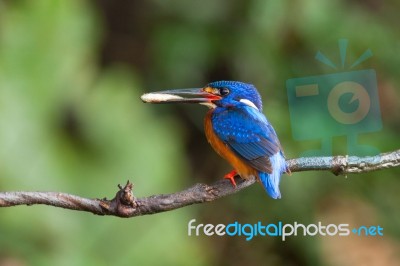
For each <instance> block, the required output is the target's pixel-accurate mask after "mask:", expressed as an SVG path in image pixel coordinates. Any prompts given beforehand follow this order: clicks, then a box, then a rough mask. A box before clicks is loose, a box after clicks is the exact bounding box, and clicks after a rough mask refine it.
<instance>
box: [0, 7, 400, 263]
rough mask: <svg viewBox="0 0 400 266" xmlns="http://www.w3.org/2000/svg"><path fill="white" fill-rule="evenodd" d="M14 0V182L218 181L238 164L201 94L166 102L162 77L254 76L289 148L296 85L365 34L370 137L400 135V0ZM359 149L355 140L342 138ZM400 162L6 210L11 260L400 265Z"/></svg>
mask: <svg viewBox="0 0 400 266" xmlns="http://www.w3.org/2000/svg"><path fill="white" fill-rule="evenodd" d="M385 2H386V3H385V4H384V3H383V1H378V0H368V1H361V0H352V1H328V0H324V1H318V0H299V1H261V0H251V1H244V0H241V1H239V0H236V1H227V0H218V1H212V0H205V1H194V0H190V1H183V0H181V1H162V0H151V1H123V0H118V1H107V0H103V1H88V0H87V1H82V0H68V1H63V0H47V1H46V0H35V1H29V0H25V1H22V0H9V1H4V0H3V1H2V0H0V190H1V191H15V190H29V191H37V190H40V191H60V192H67V193H72V194H76V195H81V196H85V197H93V198H95V197H97V198H100V197H105V196H106V197H113V195H114V193H115V192H116V190H117V187H116V185H117V184H118V183H125V182H126V180H127V179H129V180H131V181H132V182H133V183H134V184H135V189H134V192H135V195H136V196H138V197H141V196H149V195H152V194H160V193H172V192H175V191H178V190H182V189H184V188H186V187H188V186H190V185H192V184H194V183H196V182H206V183H211V182H213V181H214V180H216V179H218V178H221V177H222V176H223V175H224V173H226V172H227V171H229V170H230V167H229V165H228V164H227V163H225V162H224V161H223V160H222V159H220V158H219V157H218V156H217V155H216V154H215V153H214V152H213V151H212V149H211V148H210V147H209V146H208V144H207V142H206V140H205V137H204V136H203V131H202V130H203V129H202V121H203V116H204V114H205V112H206V110H205V109H204V107H200V106H199V107H197V106H171V105H168V106H159V105H158V106H152V105H145V104H143V103H142V102H141V101H140V95H141V94H142V93H144V92H148V91H152V90H160V89H167V88H182V87H199V86H203V85H205V84H206V83H208V82H210V81H215V80H222V79H226V80H231V79H232V80H241V81H245V82H250V83H253V84H255V85H256V87H258V88H259V90H260V92H261V94H262V95H263V99H264V105H265V108H264V111H265V113H266V114H267V115H268V118H269V120H270V121H271V122H272V124H273V125H274V126H275V128H276V130H277V132H278V134H279V136H280V139H281V142H282V144H283V146H284V148H285V152H286V155H287V157H289V158H294V157H297V156H299V154H300V153H301V152H302V151H304V150H305V149H307V147H309V146H310V145H315V143H314V142H312V141H311V142H297V141H295V140H293V137H292V133H291V127H290V120H289V111H288V105H287V95H286V89H285V82H286V80H287V79H289V78H294V77H303V76H309V75H319V74H327V73H332V69H330V68H329V67H327V66H324V65H322V64H321V63H319V62H317V61H316V60H314V56H315V53H316V52H317V51H318V50H321V51H323V52H324V53H325V54H326V55H328V56H330V55H331V56H330V57H331V58H333V59H335V58H338V47H337V40H338V39H340V38H347V39H348V40H349V49H348V56H349V57H348V58H349V60H350V61H351V60H353V59H355V58H357V57H358V56H359V55H361V54H362V53H363V52H364V51H365V50H366V49H368V48H370V49H371V50H372V51H373V53H374V56H373V57H372V58H371V59H369V60H368V61H366V62H364V63H363V64H362V65H361V66H360V68H359V69H368V68H373V69H375V70H376V72H377V76H378V86H379V96H380V104H381V113H382V120H383V129H382V130H381V131H379V132H374V133H370V134H365V135H363V136H361V137H360V141H361V142H363V143H368V144H370V145H373V146H375V147H377V148H378V149H379V150H380V151H382V152H386V151H391V150H395V149H397V148H399V147H400V139H399V137H398V136H399V133H400V123H399V121H400V112H399V110H400V92H399V88H400V76H399V74H398V73H399V69H400V53H399V52H400V31H399V30H398V25H400V17H399V16H398V13H399V11H400V3H399V2H398V1H394V0H393V1H385ZM334 143H335V145H334V146H335V153H338V154H344V153H346V150H345V149H344V148H343V147H345V146H346V139H345V138H341V137H339V138H335V139H334ZM399 175H400V170H399V169H390V170H384V171H380V172H375V173H368V174H362V175H349V176H348V177H347V178H344V177H336V176H334V175H332V174H330V173H328V172H305V173H294V174H293V175H292V176H289V177H288V176H286V175H284V176H283V178H282V183H281V191H282V194H283V198H282V199H281V200H272V199H270V198H269V197H268V196H267V195H266V193H265V192H264V190H263V189H262V188H261V187H260V186H258V185H254V186H252V187H250V188H248V189H246V190H244V191H241V192H240V193H237V194H235V195H233V196H230V197H226V198H223V199H221V200H218V201H215V202H212V203H207V204H202V205H199V206H189V207H186V208H183V209H179V210H175V211H172V212H167V213H161V214H156V215H150V216H143V217H137V218H133V219H120V218H115V217H99V216H95V215H92V214H88V213H82V212H77V211H69V210H63V209H57V208H52V207H47V206H33V207H14V208H4V209H0V265H1V266H3V265H110V264H113V265H128V264H129V265H155V264H159V263H162V264H163V265H188V264H190V265H210V264H212V265H243V264H246V265H260V264H265V265H400V258H399V257H398V255H397V254H400V241H399V238H400V228H399V226H398V225H399V224H400V210H399V207H398V206H399V203H400V193H399V185H400V180H399ZM193 218H195V219H196V220H197V223H213V224H218V223H225V224H227V223H230V222H234V221H239V222H241V223H246V222H249V223H256V222H258V221H262V222H263V223H272V222H278V221H282V222H283V223H293V222H295V221H297V222H299V223H304V224H309V223H317V222H318V221H322V222H323V223H326V224H329V223H336V224H339V223H348V224H350V225H352V226H357V225H367V226H369V225H378V224H379V225H380V226H382V227H383V228H384V237H353V236H349V237H302V236H297V237H291V238H288V239H287V241H285V242H282V241H281V240H280V239H279V238H273V237H256V238H254V239H253V240H252V241H249V242H247V241H246V240H245V238H244V237H204V236H199V237H195V236H191V237H189V236H188V235H187V223H188V222H189V221H190V220H191V219H193Z"/></svg>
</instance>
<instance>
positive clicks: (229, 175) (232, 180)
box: [224, 170, 237, 188]
mask: <svg viewBox="0 0 400 266" xmlns="http://www.w3.org/2000/svg"><path fill="white" fill-rule="evenodd" d="M236 175H237V172H236V171H235V170H232V171H231V172H229V173H227V174H226V175H225V176H224V178H225V179H229V180H230V181H231V183H232V186H233V187H234V188H236V186H237V185H236V182H235V176H236Z"/></svg>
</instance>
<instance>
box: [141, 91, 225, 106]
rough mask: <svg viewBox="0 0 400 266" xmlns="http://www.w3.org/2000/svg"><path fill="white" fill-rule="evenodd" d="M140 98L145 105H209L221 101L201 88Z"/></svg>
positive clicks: (165, 92)
mask: <svg viewBox="0 0 400 266" xmlns="http://www.w3.org/2000/svg"><path fill="white" fill-rule="evenodd" d="M140 98H141V99H142V101H143V102H145V103H211V102H212V101H214V100H219V99H221V97H220V96H218V95H214V94H212V93H208V92H206V91H204V90H203V89H202V88H195V89H178V90H166V91H158V92H150V93H146V94H143V95H142V96H141V97H140Z"/></svg>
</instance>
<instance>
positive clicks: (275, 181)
mask: <svg viewBox="0 0 400 266" xmlns="http://www.w3.org/2000/svg"><path fill="white" fill-rule="evenodd" d="M270 160H271V166H272V173H271V174H268V173H262V172H261V173H259V177H260V181H261V183H262V184H263V186H264V188H265V190H266V191H267V192H268V194H269V195H270V196H271V198H273V199H280V198H281V192H280V191H279V181H280V180H281V175H282V174H283V173H285V172H286V171H287V169H288V167H287V165H286V160H285V157H284V156H283V154H282V153H281V152H278V153H276V154H274V155H273V156H271V157H270Z"/></svg>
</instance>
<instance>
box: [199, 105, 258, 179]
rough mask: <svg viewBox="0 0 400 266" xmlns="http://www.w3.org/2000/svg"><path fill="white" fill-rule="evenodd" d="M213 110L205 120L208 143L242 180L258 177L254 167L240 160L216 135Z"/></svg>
mask: <svg viewBox="0 0 400 266" xmlns="http://www.w3.org/2000/svg"><path fill="white" fill-rule="evenodd" d="M212 112H213V110H210V111H208V113H207V115H206V117H205V119H204V131H205V134H206V137H207V140H208V142H209V143H210V145H211V147H213V148H214V150H215V151H216V152H217V153H218V154H219V155H220V156H221V157H222V158H224V159H225V160H227V161H228V162H229V163H230V164H231V165H232V166H233V168H235V170H236V172H237V173H238V174H239V175H240V176H241V177H242V178H248V177H249V176H251V175H253V176H256V177H258V174H257V171H256V170H255V169H253V168H252V167H250V166H248V165H247V164H246V162H244V161H243V159H241V158H239V157H238V156H236V155H235V154H234V152H233V151H232V150H231V149H230V148H229V147H228V145H226V144H225V143H223V142H222V141H221V140H220V139H219V138H218V136H217V135H216V134H215V132H214V129H213V127H212V123H211V114H212Z"/></svg>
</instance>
